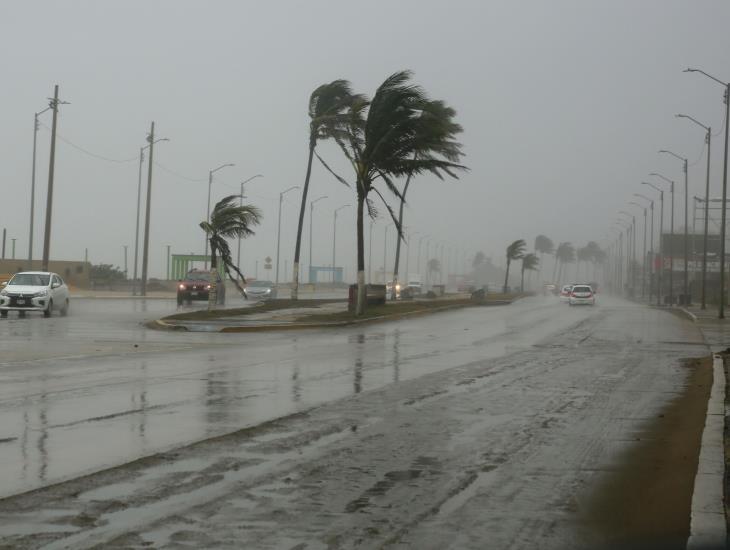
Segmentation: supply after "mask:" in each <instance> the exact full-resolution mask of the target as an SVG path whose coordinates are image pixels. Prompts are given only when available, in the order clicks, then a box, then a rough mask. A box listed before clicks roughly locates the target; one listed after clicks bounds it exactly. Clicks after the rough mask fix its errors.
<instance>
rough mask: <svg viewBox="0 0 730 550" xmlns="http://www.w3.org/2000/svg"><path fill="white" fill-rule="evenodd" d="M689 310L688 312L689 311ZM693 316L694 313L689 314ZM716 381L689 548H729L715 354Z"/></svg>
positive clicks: (721, 398) (721, 392)
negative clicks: (727, 544) (727, 545)
mask: <svg viewBox="0 0 730 550" xmlns="http://www.w3.org/2000/svg"><path fill="white" fill-rule="evenodd" d="M687 313H689V312H687ZM690 315H691V314H690ZM712 368H713V379H712V380H713V382H712V389H711V391H710V400H709V402H708V403H707V418H706V420H705V428H704V430H703V431H702V444H701V447H700V458H699V464H698V465H697V475H696V476H695V482H694V491H693V494H692V509H691V521H690V537H689V539H688V540H687V549H688V550H700V549H707V548H726V542H727V523H726V520H725V505H724V500H723V498H724V494H723V493H724V491H723V487H724V477H725V449H724V429H725V415H726V413H727V411H726V407H725V366H724V363H723V358H722V356H721V355H713V362H712Z"/></svg>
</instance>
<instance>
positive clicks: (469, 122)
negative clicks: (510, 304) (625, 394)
mask: <svg viewBox="0 0 730 550" xmlns="http://www.w3.org/2000/svg"><path fill="white" fill-rule="evenodd" d="M729 22H730V5H728V4H727V3H726V2H722V1H721V0H717V1H700V2H686V1H684V2H682V1H668V0H653V1H648V0H646V1H642V2H635V1H634V0H624V1H613V2H586V1H583V0H575V1H571V2H569V1H560V2H542V1H532V2H510V1H505V2H491V1H490V2H483V1H471V2H467V1H463V2H445V1H441V2H436V1H424V0H418V1H415V0H414V1H399V2H392V1H391V2H388V1H385V0H379V1H371V2H368V3H367V4H355V3H350V2H334V1H319V0H316V1H315V0H312V1H308V2H240V1H239V2H237V1H227V2H224V1H218V2H190V1H180V0H174V1H172V0H169V1H159V2H140V1H135V0H126V1H125V2H114V3H112V2H98V1H92V0H88V1H76V2H54V1H50V0H49V1H28V2H12V3H11V2H4V3H3V12H2V17H0V47H2V51H3V52H4V53H3V55H2V56H1V57H0V68H1V70H2V76H3V78H2V81H3V86H2V87H0V113H1V115H0V116H1V118H0V120H2V125H1V126H0V128H1V129H0V150H1V151H2V161H1V162H0V191H1V192H2V199H1V201H0V204H2V206H3V209H2V216H0V228H7V232H8V239H10V238H16V239H17V241H16V244H17V248H16V257H18V258H25V257H27V251H28V211H29V206H30V179H31V153H32V139H33V114H34V113H35V112H37V111H41V110H43V109H44V108H45V107H46V106H47V103H48V100H47V98H48V97H49V96H51V95H52V93H53V86H54V84H59V85H60V94H61V99H62V100H65V101H68V102H69V104H68V105H63V106H61V108H60V116H59V126H58V133H59V141H58V144H57V152H56V154H57V160H56V179H55V191H54V197H55V201H54V210H53V240H52V245H51V259H81V258H83V256H84V250H85V249H88V254H89V260H90V261H91V262H93V263H111V264H114V265H119V266H123V261H124V260H123V258H124V256H123V247H124V245H127V246H129V251H130V252H129V254H130V256H129V270H130V272H131V269H132V257H131V253H132V250H133V247H134V217H135V209H136V193H137V173H138V160H137V157H138V154H139V148H140V147H141V146H143V145H145V136H146V134H147V132H148V131H149V126H150V122H151V121H153V120H154V121H155V125H156V134H157V135H158V136H159V137H165V138H169V140H170V141H169V142H163V143H160V144H158V146H156V148H155V160H156V162H157V163H159V164H156V165H154V176H153V178H154V179H153V193H152V221H151V237H150V266H151V267H150V274H151V276H162V275H164V272H165V258H166V256H165V254H166V252H165V247H166V245H171V248H172V252H173V253H190V252H195V253H202V251H203V245H204V240H203V239H204V236H203V233H202V231H201V230H200V228H199V227H198V223H199V222H200V221H201V220H203V219H205V214H206V200H207V192H208V185H207V180H208V171H209V170H210V169H212V168H216V167H218V166H220V165H222V164H224V163H235V166H234V167H230V168H225V169H222V170H220V171H218V172H216V174H215V177H214V183H213V188H212V192H213V202H215V201H216V200H219V199H220V198H222V197H223V196H225V195H228V194H234V193H238V191H239V183H240V182H241V181H242V180H244V179H247V178H249V177H251V176H253V175H255V174H263V176H264V177H263V178H257V179H254V180H253V181H251V182H250V184H247V187H246V193H245V194H246V196H247V199H246V200H247V202H250V203H252V204H254V205H257V206H259V207H260V208H261V209H262V210H263V214H264V221H263V224H262V225H261V226H260V227H258V228H257V230H256V231H257V233H256V235H255V236H254V237H251V238H249V239H247V240H246V241H245V242H244V245H243V261H242V266H243V270H244V272H245V273H246V274H248V275H254V272H255V269H256V262H258V263H259V277H264V276H265V273H264V271H263V269H262V265H263V259H264V258H265V257H266V256H271V257H275V253H276V231H277V213H278V210H277V209H278V202H279V193H280V192H281V191H283V190H285V189H287V188H289V187H291V186H293V185H299V186H302V184H303V181H304V175H305V169H306V161H307V147H308V122H309V119H308V116H307V102H308V99H309V95H310V93H311V92H312V90H313V89H314V88H315V87H317V86H318V85H320V84H322V83H324V82H329V81H331V80H334V79H337V78H344V79H348V80H350V81H351V82H352V85H353V87H354V89H355V91H357V92H360V93H365V94H367V95H369V96H372V95H373V94H374V92H375V89H376V88H377V86H378V85H379V84H380V83H381V82H382V81H383V79H384V78H385V77H386V76H388V75H389V74H391V73H393V72H395V71H397V70H400V69H411V70H413V71H414V81H415V82H416V83H418V84H420V85H422V86H423V87H424V88H425V89H426V90H427V92H428V93H429V95H430V96H431V97H433V98H435V99H443V100H444V101H446V102H447V103H448V104H449V105H451V106H453V107H454V108H455V109H456V110H457V113H458V114H457V120H458V122H459V123H461V124H462V126H463V127H464V132H463V134H462V135H461V136H460V139H461V141H462V142H463V144H464V152H465V158H464V163H465V164H466V165H467V166H468V167H469V168H470V171H469V172H467V173H463V174H461V175H460V179H459V180H447V181H443V182H442V181H439V180H438V179H437V178H435V177H432V176H419V177H418V178H417V179H416V180H415V181H414V182H413V184H412V185H411V188H410V190H409V194H408V205H407V209H406V216H405V225H406V231H407V232H416V231H417V232H420V234H421V235H424V234H428V235H430V236H432V238H433V241H432V242H433V243H436V242H437V243H439V244H444V245H445V246H447V247H450V248H451V249H452V250H456V251H458V255H459V257H462V258H463V257H467V258H470V256H472V255H473V254H474V253H475V252H476V251H479V250H481V251H484V252H485V254H486V255H487V256H492V257H493V258H494V261H495V263H503V256H504V249H505V247H506V246H507V245H508V244H509V242H511V241H513V240H515V239H518V238H524V239H526V240H527V242H528V245H529V246H530V247H531V246H532V243H533V242H534V238H535V236H536V235H537V234H540V233H544V234H546V235H547V236H549V237H550V238H551V239H552V240H553V241H554V242H556V243H557V242H559V241H572V242H573V243H574V244H576V245H584V244H585V243H586V242H587V241H588V240H595V241H598V242H599V243H605V242H606V240H605V238H604V237H605V235H606V233H607V230H608V228H609V227H610V225H611V224H612V222H613V220H614V219H615V218H616V212H617V211H618V210H621V209H624V208H625V205H626V203H627V202H628V201H630V200H632V197H631V196H632V193H635V192H646V191H645V189H642V188H641V187H640V185H639V182H640V181H642V180H646V179H647V177H648V174H649V173H650V172H661V173H662V174H664V175H666V176H667V177H670V178H673V179H676V180H677V181H678V182H679V181H682V172H681V164H680V162H679V161H678V160H676V159H674V158H673V157H670V156H668V155H659V154H657V151H658V150H659V149H670V150H672V151H675V152H676V153H678V154H680V155H683V156H686V157H688V158H689V161H690V169H689V178H690V179H689V182H690V188H689V193H690V196H692V195H701V194H704V174H705V160H704V156H702V155H703V154H704V148H703V139H704V135H703V131H702V130H701V129H700V128H699V127H698V126H695V125H694V124H692V123H691V122H689V121H687V120H682V119H676V118H675V117H674V115H675V114H676V113H686V114H688V115H691V116H693V117H694V118H696V119H698V120H699V121H701V122H703V123H704V124H707V125H711V126H712V127H713V132H714V133H718V132H720V130H721V127H722V121H723V118H724V105H723V102H722V92H723V90H722V88H721V87H720V86H719V85H717V84H716V83H714V82H712V81H710V80H709V79H706V78H704V77H702V76H700V75H697V74H688V73H683V72H682V70H683V69H684V68H686V67H688V66H692V67H697V68H700V69H703V70H705V71H707V72H709V73H710V74H713V75H715V76H717V77H718V78H720V79H728V80H730V63H728V56H727V54H728V52H729V51H730V33H729V32H728V23H729ZM40 120H41V122H42V125H41V127H40V130H39V133H38V162H37V170H38V172H37V181H36V185H37V195H36V221H37V223H36V225H35V243H34V251H35V252H34V257H35V258H39V257H40V255H41V252H42V245H43V240H42V236H43V217H44V210H45V198H46V186H47V178H48V151H49V140H50V132H49V130H48V127H50V125H51V118H50V112H49V113H45V114H43V115H41V117H40ZM61 138H63V139H61ZM69 142H70V143H72V144H74V145H75V146H72V145H71V144H70V143H69ZM722 146H723V142H722V136H721V135H718V136H717V137H715V138H714V141H713V151H712V154H713V157H714V159H713V166H712V168H713V172H712V181H711V195H712V196H719V194H720V189H721V169H722ZM318 150H319V151H320V154H321V155H322V156H323V158H325V160H327V162H328V163H331V164H332V166H333V167H334V168H335V169H336V170H338V171H339V172H340V173H342V174H343V175H345V176H346V177H350V176H351V173H352V171H351V169H350V168H349V167H348V166H347V164H346V162H345V161H344V158H343V156H342V153H341V152H340V151H339V150H338V149H337V148H336V147H334V146H333V145H332V144H330V143H324V144H322V145H321V146H320V147H319V149H318ZM100 157H104V158H106V159H107V160H104V158H100ZM108 159H111V160H108ZM678 189H679V188H678ZM322 195H327V197H328V198H327V199H325V200H322V201H320V202H318V203H317V205H316V206H315V222H314V228H313V233H314V253H313V263H314V264H319V265H328V264H330V263H331V257H332V224H333V211H334V209H335V208H337V207H340V206H342V205H345V204H351V205H353V206H354V204H355V193H354V190H352V189H348V188H347V187H345V186H343V185H342V184H340V183H338V182H337V181H335V180H334V178H333V177H332V176H331V175H330V174H328V173H327V172H326V171H325V170H324V168H323V167H322V166H321V165H319V164H315V165H314V171H313V175H312V183H311V187H310V191H309V198H308V202H309V201H310V200H313V199H315V198H317V197H319V196H322ZM300 197H301V195H300V194H299V191H296V192H291V193H288V194H287V195H286V197H285V200H284V202H283V205H282V223H281V265H280V271H281V278H282V280H284V279H287V278H288V277H289V276H290V273H288V272H285V271H284V270H285V267H288V269H289V271H290V270H291V262H292V257H293V249H294V239H295V234H296V222H297V217H298V209H299V200H300ZM389 198H390V199H391V200H392V204H396V200H395V198H394V197H389ZM683 207H684V205H683V202H682V201H681V200H679V196H678V199H677V204H676V212H677V216H679V214H680V212H681V211H683ZM667 215H668V212H667ZM388 223H390V220H387V219H385V218H381V219H379V220H377V221H376V224H375V228H374V230H373V236H374V239H373V263H372V268H373V270H376V269H380V268H381V266H382V263H383V262H382V257H383V236H384V229H385V226H386V225H387V224H388ZM308 224H309V206H307V218H306V220H305V233H304V235H305V238H304V240H303V254H302V262H303V264H304V266H307V265H308V264H309V252H308V231H309V225H308ZM366 227H367V226H366ZM393 237H394V231H393V230H392V228H391V229H390V233H389V242H388V256H389V259H388V263H389V266H388V269H392V261H393V260H392V253H393V251H394V248H395V247H394V244H395V242H394V240H393ZM337 245H338V246H337V248H338V250H337V258H338V259H337V263H338V265H343V266H344V267H345V270H346V277H347V278H348V279H349V280H352V279H353V278H354V271H355V208H354V207H353V208H348V209H344V210H341V211H340V213H339V214H338V235H337ZM366 246H367V244H366ZM234 250H235V247H234ZM140 251H141V245H140ZM411 252H412V256H411V263H412V264H413V263H414V262H415V255H416V254H415V247H414V248H412V251H411ZM9 254H10V252H9V245H8V252H7V255H8V256H9ZM234 255H235V253H234ZM376 258H377V260H376ZM366 259H367V254H366ZM285 261H286V262H287V264H286V265H285ZM403 261H405V260H403ZM401 265H403V264H401ZM401 271H403V268H402V269H401ZM411 271H414V268H413V267H412V268H411ZM271 275H272V276H273V272H272V274H271ZM304 279H305V280H306V275H305V276H304Z"/></svg>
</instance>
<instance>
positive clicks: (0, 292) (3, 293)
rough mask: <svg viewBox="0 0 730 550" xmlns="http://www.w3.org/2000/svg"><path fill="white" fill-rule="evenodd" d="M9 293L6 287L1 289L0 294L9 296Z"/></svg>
mask: <svg viewBox="0 0 730 550" xmlns="http://www.w3.org/2000/svg"><path fill="white" fill-rule="evenodd" d="M7 295H8V291H7V290H5V289H3V290H0V296H7Z"/></svg>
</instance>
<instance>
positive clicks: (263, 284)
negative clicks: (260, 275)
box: [248, 281, 274, 287]
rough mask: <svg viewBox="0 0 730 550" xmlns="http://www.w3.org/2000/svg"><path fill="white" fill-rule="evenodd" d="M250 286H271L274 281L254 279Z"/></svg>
mask: <svg viewBox="0 0 730 550" xmlns="http://www.w3.org/2000/svg"><path fill="white" fill-rule="evenodd" d="M248 286H249V287H257V286H258V287H271V286H274V283H272V282H271V281H253V282H251V283H249V285H248Z"/></svg>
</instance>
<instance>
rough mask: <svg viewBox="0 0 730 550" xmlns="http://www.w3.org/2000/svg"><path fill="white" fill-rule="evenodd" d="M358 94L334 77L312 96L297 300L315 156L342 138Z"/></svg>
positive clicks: (296, 256) (298, 246) (294, 289)
mask: <svg viewBox="0 0 730 550" xmlns="http://www.w3.org/2000/svg"><path fill="white" fill-rule="evenodd" d="M356 100H358V96H356V95H354V94H353V93H352V89H351V87H350V83H349V82H348V81H347V80H334V81H332V82H330V83H329V84H322V85H321V86H319V87H318V88H317V89H316V90H314V91H313V92H312V95H311V96H310V97H309V118H310V122H309V159H308V160H307V173H306V176H305V177H304V190H303V191H302V205H301V208H300V209H299V225H298V226H297V240H296V245H295V247H294V274H293V278H292V287H291V298H292V300H296V299H297V297H298V291H299V256H300V252H301V245H302V228H303V226H304V214H305V210H306V206H307V193H308V191H309V178H310V176H311V175H312V159H313V158H314V155H315V148H316V147H317V142H318V141H321V140H324V139H328V138H334V139H339V137H340V135H341V134H342V132H343V127H344V126H345V125H346V124H347V109H348V108H349V107H350V105H351V104H352V102H353V101H356Z"/></svg>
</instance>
